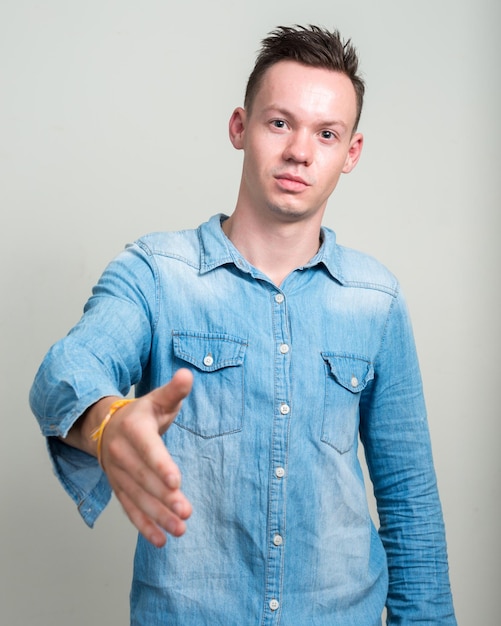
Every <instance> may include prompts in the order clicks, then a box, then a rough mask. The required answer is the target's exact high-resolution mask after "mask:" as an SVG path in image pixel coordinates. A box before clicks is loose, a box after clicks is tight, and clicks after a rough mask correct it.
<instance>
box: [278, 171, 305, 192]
mask: <svg viewBox="0 0 501 626" xmlns="http://www.w3.org/2000/svg"><path fill="white" fill-rule="evenodd" d="M275 180H276V181H277V183H278V185H279V186H280V187H281V188H282V189H284V190H286V191H295V192H297V191H303V190H304V189H306V187H309V186H310V183H308V182H307V181H306V180H304V178H301V176H294V175H293V174H287V173H284V174H277V175H276V176H275Z"/></svg>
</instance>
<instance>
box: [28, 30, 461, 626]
mask: <svg viewBox="0 0 501 626" xmlns="http://www.w3.org/2000/svg"><path fill="white" fill-rule="evenodd" d="M357 64H358V60H357V56H356V53H355V51H354V49H353V47H352V46H351V45H350V43H349V42H348V43H344V42H343V41H342V40H341V38H340V36H339V33H337V32H333V33H331V32H328V31H326V30H324V29H320V28H317V27H308V28H303V27H296V28H285V27H281V28H278V29H277V30H276V31H274V32H273V33H271V34H270V36H269V37H268V38H266V39H265V40H264V41H263V47H262V50H261V53H260V55H259V57H258V59H257V62H256V66H255V68H254V71H253V73H252V74H251V77H250V79H249V82H248V86H247V91H246V97H245V108H240V107H239V108H237V109H236V110H235V111H234V112H233V114H232V116H231V119H230V123H229V132H230V139H231V142H232V144H233V146H234V147H235V148H236V149H239V150H243V151H244V162H243V169H242V179H241V185H240V190H239V194H238V199H237V203H236V207H235V210H234V211H233V213H232V214H231V216H230V217H226V216H224V215H218V216H215V217H213V218H212V219H211V220H209V221H208V222H207V223H205V224H203V225H202V226H200V228H199V229H197V230H193V231H183V232H177V233H163V234H153V235H149V236H146V237H143V238H142V239H140V240H138V241H137V242H136V243H135V244H134V245H131V246H129V247H127V248H126V250H125V251H124V252H123V253H122V254H121V255H120V256H119V257H118V258H117V259H115V261H113V262H112V263H111V265H110V266H109V267H108V268H107V270H106V271H105V272H104V274H103V276H102V277H101V279H100V281H99V283H98V285H97V286H96V287H95V289H94V291H93V295H92V297H91V298H90V300H89V302H88V303H87V305H86V307H85V312H84V315H83V317H82V319H81V321H80V322H79V324H78V325H77V326H76V327H75V328H74V329H73V330H72V331H71V332H70V334H69V335H68V336H67V337H66V338H65V339H63V340H62V341H60V342H59V343H58V344H56V345H55V346H54V347H53V348H52V349H51V350H50V352H49V354H48V355H47V357H46V359H45V360H44V363H43V364H42V366H41V368H40V371H39V372H38V374H37V377H36V380H35V382H34V385H33V388H32V392H31V402H32V407H33V410H34V412H35V414H36V415H37V417H38V419H39V421H40V423H41V426H42V430H43V432H44V434H45V435H46V436H47V438H48V444H49V450H50V453H51V455H52V458H53V461H54V466H55V469H56V472H57V474H58V476H59V477H60V479H61V480H62V481H63V483H64V485H65V487H66V489H67V490H68V491H69V493H70V494H71V495H72V497H73V498H74V500H75V501H76V502H78V505H79V509H80V512H81V514H82V516H83V518H84V519H85V520H86V522H87V523H88V524H90V525H92V524H93V523H94V521H95V519H96V518H97V516H98V515H99V513H100V512H101V510H102V509H103V508H104V506H105V505H106V503H107V501H108V498H109V497H110V494H111V490H113V492H114V493H115V495H116V496H117V498H118V499H119V500H120V502H121V504H122V506H123V508H124V509H125V511H126V512H127V514H128V516H129V518H130V520H131V521H132V523H133V524H135V526H136V527H137V528H138V530H139V532H140V536H139V539H138V545H137V551H136V559H135V567H134V580H133V585H132V592H131V623H132V624H135V625H139V624H141V625H150V626H151V625H152V624H160V623H162V624H163V623H165V624H178V625H182V626H187V625H194V626H200V625H210V626H215V625H218V624H220V625H224V626H232V625H237V624H239V625H241V624H249V625H252V624H256V625H257V624H261V625H264V624H282V625H285V626H311V625H313V624H315V625H318V626H324V625H325V626H327V625H328V626H333V625H340V626H350V625H352V626H375V625H376V624H380V623H381V614H382V611H383V607H384V606H385V604H386V606H387V611H388V623H389V624H411V623H422V624H441V625H444V624H455V623H456V622H455V618H454V611H453V608H452V600H451V595H450V589H449V581H448V572H447V555H446V547H445V537H444V528H443V521H442V514H441V509H440V502H439V498H438V494H437V487H436V481H435V474H434V470H433V463H432V457H431V449H430V441H429V434H428V428H427V423H426V415H425V407H424V402H423V395H422V388H421V380H420V375H419V368H418V364H417V358H416V352H415V347H414V342H413V338H412V331H411V327H410V323H409V319H408V315H407V312H406V308H405V303H404V300H403V297H402V294H401V291H400V288H399V285H398V282H397V280H396V279H395V278H394V277H393V275H392V274H390V273H389V272H388V271H387V270H386V269H385V268H384V267H382V266H381V265H380V264H378V263H377V262H376V261H374V260H373V259H371V258H368V257H367V256H364V255H362V254H360V253H357V252H354V251H352V250H348V249H346V248H343V247H341V246H339V245H337V244H336V241H335V235H334V233H333V232H332V231H330V230H329V229H326V228H322V226H321V223H322V218H323V214H324V211H325V207H326V203H327V201H328V198H329V197H330V195H331V193H332V192H333V190H334V188H335V187H336V184H337V181H338V179H339V177H340V175H341V174H342V173H349V172H350V171H351V170H352V169H353V168H354V167H355V165H356V164H357V161H358V159H359V157H360V153H361V150H362V144H363V137H362V135H361V134H360V133H358V132H357V124H358V120H359V117H360V112H361V108H362V100H363V93H364V85H363V82H362V81H361V79H360V77H359V76H358V74H357V72H358V68H357ZM169 380H170V382H168V381H169ZM132 385H135V387H136V397H137V399H136V400H135V401H132V402H128V403H124V402H121V398H122V397H123V396H125V395H126V394H127V393H128V392H129V389H130V388H131V386H132ZM117 402H118V403H117ZM110 407H111V410H110ZM359 434H360V437H361V439H362V441H363V443H364V449H365V453H366V457H367V463H368V467H369V470H370V474H371V478H372V481H373V483H374V491H375V495H376V498H377V502H378V512H379V517H380V529H379V533H378V532H377V531H376V530H375V528H374V526H373V524H372V522H371V520H370V516H369V511H368V506H367V501H366V497H365V488H364V484H363V478H362V472H361V470H360V466H359V462H358V458H357V441H358V435H359ZM96 457H98V458H99V462H98V460H97V458H96ZM101 468H102V469H101ZM181 476H182V477H183V487H182V489H181ZM188 518H190V519H189V521H188ZM165 533H167V534H170V535H173V536H174V537H176V538H175V539H174V538H173V539H171V540H169V541H168V542H166V534H165Z"/></svg>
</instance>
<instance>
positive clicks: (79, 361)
mask: <svg viewBox="0 0 501 626" xmlns="http://www.w3.org/2000/svg"><path fill="white" fill-rule="evenodd" d="M150 261H151V259H150V258H149V257H148V255H147V254H145V253H144V252H143V250H142V249H141V248H140V247H138V246H137V245H133V246H129V247H128V248H127V249H126V250H124V252H123V253H122V254H121V255H119V256H118V257H117V258H116V259H115V260H114V261H113V262H112V263H110V265H109V266H108V267H107V268H106V270H105V272H104V273H103V275H102V277H101V278H100V280H99V282H98V284H97V285H96V287H94V289H93V293H92V296H91V298H90V299H89V300H88V302H87V304H86V305H85V309H84V314H83V316H82V318H81V319H80V321H79V322H78V324H77V325H76V326H75V327H74V328H73V329H72V330H71V331H70V332H69V333H68V335H67V336H66V337H64V338H63V339H61V340H60V341H58V342H57V343H56V344H55V345H54V346H52V347H51V349H50V350H49V351H48V353H47V355H46V357H45V359H44V360H43V362H42V364H41V366H40V368H39V370H38V372H37V374H36V376H35V380H34V382H33V385H32V388H31V391H30V405H31V408H32V411H33V413H34V414H35V416H36V418H37V420H38V422H39V425H40V429H41V432H42V434H43V435H44V436H45V437H46V438H47V445H48V450H49V454H50V457H51V460H52V464H53V467H54V471H55V474H56V476H57V477H58V478H59V480H60V481H61V483H62V485H63V486H64V488H65V489H66V491H67V492H68V493H69V495H70V496H71V497H72V499H73V500H74V502H75V503H76V504H77V506H78V509H79V511H80V514H81V515H82V517H83V519H84V520H85V522H86V523H87V524H88V525H89V526H92V525H93V524H94V522H95V520H96V519H97V517H98V516H99V514H100V513H101V511H102V510H103V509H104V507H105V506H106V504H107V503H108V501H109V499H110V496H111V489H110V486H109V484H108V481H107V478H106V475H105V474H104V473H103V472H102V470H101V468H100V467H99V464H98V462H97V459H96V458H94V457H93V456H91V455H89V454H87V453H85V452H82V451H80V450H77V449H76V448H73V447H71V446H69V445H68V444H66V443H65V442H64V441H62V440H61V438H62V439H64V438H65V437H66V435H67V434H68V431H69V430H70V429H71V427H72V426H73V424H74V423H75V422H76V420H77V419H78V418H79V417H80V416H81V415H82V414H83V413H84V412H85V410H86V409H87V408H88V407H89V406H91V405H92V404H94V403H95V402H97V401H98V400H99V399H100V398H103V397H106V396H114V395H118V396H125V395H127V394H128V393H129V391H130V389H131V387H132V386H133V385H135V384H136V383H137V382H138V381H139V380H140V379H141V375H142V372H143V370H144V367H145V366H146V363H147V361H148V358H149V352H150V346H151V335H152V327H153V326H154V323H155V310H154V308H155V307H154V303H155V302H156V300H157V298H156V295H155V294H156V288H157V287H156V282H157V281H156V274H155V268H154V266H153V265H152V264H151V262H150ZM151 303H153V306H152V304H151Z"/></svg>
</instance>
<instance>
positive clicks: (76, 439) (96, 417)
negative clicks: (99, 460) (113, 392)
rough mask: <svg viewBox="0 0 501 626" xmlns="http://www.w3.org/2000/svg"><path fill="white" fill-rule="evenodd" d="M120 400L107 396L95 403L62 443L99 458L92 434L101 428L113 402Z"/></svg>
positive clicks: (62, 439)
mask: <svg viewBox="0 0 501 626" xmlns="http://www.w3.org/2000/svg"><path fill="white" fill-rule="evenodd" d="M119 399H120V398H119V397H118V396H106V397H105V398H101V400H98V401H97V402H95V403H94V404H93V405H91V406H90V407H89V408H88V409H87V410H86V411H85V413H83V414H82V415H81V416H80V417H79V418H78V419H77V421H76V422H75V423H74V424H73V426H72V427H71V428H70V430H69V431H68V433H67V435H66V437H64V438H63V437H60V439H61V441H64V443H67V444H68V445H70V446H72V447H73V448H78V450H82V451H83V452H86V453H87V454H91V455H92V456H97V442H96V441H94V440H93V438H92V437H91V434H92V433H93V432H94V431H95V429H96V428H98V427H99V426H100V424H101V423H102V421H103V420H104V418H105V417H106V415H107V414H108V411H109V410H110V406H111V405H112V404H113V402H115V401H116V400H119Z"/></svg>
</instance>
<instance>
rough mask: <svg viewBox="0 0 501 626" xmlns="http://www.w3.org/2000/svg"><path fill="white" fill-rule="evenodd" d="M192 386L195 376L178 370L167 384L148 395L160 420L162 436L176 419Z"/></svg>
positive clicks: (183, 370) (184, 370)
mask: <svg viewBox="0 0 501 626" xmlns="http://www.w3.org/2000/svg"><path fill="white" fill-rule="evenodd" d="M192 385H193V374H192V373H191V372H190V370H188V369H185V368H183V369H180V370H178V371H177V372H176V373H175V374H174V376H173V377H172V378H171V380H170V381H169V382H168V383H167V384H165V385H162V386H161V387H158V388H157V389H154V390H153V391H152V392H150V393H149V394H148V395H149V399H150V401H151V403H152V404H153V410H154V412H155V416H156V418H157V420H158V424H159V433H160V434H163V433H164V432H165V431H166V430H167V428H168V427H169V426H170V425H171V424H172V422H173V421H174V420H175V419H176V416H177V414H178V413H179V410H180V408H181V404H182V401H183V399H184V398H186V396H187V395H188V394H189V393H190V391H191V387H192Z"/></svg>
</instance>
